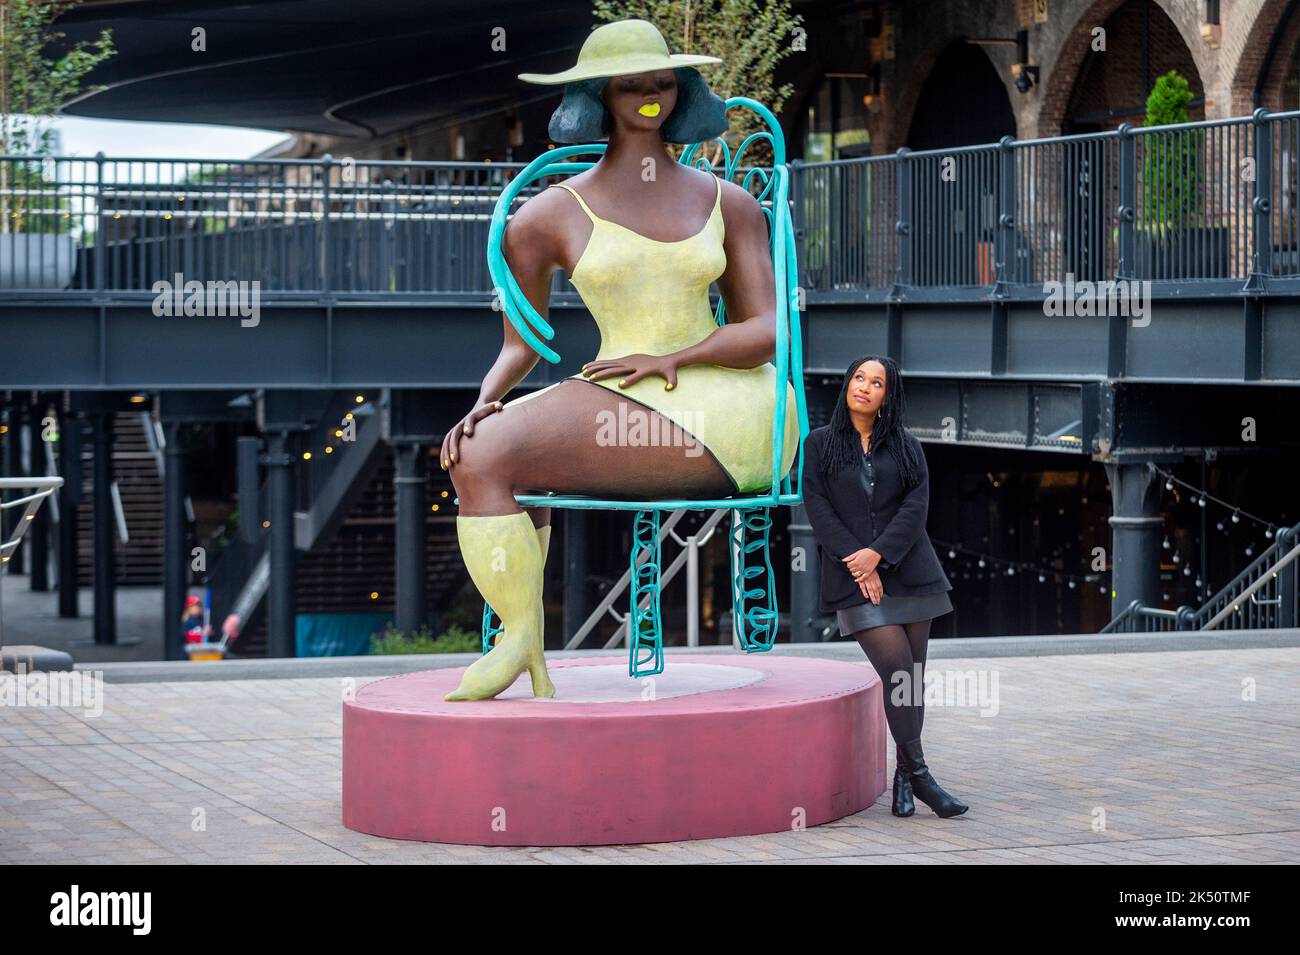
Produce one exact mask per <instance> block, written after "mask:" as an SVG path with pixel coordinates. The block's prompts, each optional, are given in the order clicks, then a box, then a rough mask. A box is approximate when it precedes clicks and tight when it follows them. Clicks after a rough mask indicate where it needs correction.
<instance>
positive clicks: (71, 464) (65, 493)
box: [58, 414, 82, 618]
mask: <svg viewBox="0 0 1300 955" xmlns="http://www.w3.org/2000/svg"><path fill="white" fill-rule="evenodd" d="M81 431H82V421H81V419H80V418H77V417H75V416H73V415H70V414H65V415H63V416H62V417H61V419H60V421H59V474H61V475H62V476H63V486H62V487H61V488H59V490H58V494H59V616H60V617H65V618H76V617H79V616H80V615H81V611H80V609H79V608H78V600H77V597H78V592H77V543H78V542H77V505H79V504H80V503H81V497H82V495H81Z"/></svg>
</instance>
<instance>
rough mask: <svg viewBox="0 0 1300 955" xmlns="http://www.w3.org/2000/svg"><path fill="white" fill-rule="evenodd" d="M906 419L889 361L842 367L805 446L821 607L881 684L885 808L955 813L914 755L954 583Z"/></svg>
mask: <svg viewBox="0 0 1300 955" xmlns="http://www.w3.org/2000/svg"><path fill="white" fill-rule="evenodd" d="M903 418H904V406H903V383H902V381H901V379H900V378H899V374H898V367H897V365H895V364H894V361H893V359H891V358H883V357H878V356H874V355H872V356H866V357H863V358H858V359H856V360H855V361H854V362H853V363H852V364H851V365H849V367H848V370H847V371H846V372H845V374H844V384H843V386H842V387H841V388H840V395H839V400H838V401H837V402H836V404H835V410H834V411H833V412H832V413H831V421H830V424H828V425H826V426H825V427H821V428H817V429H815V430H814V431H812V432H811V433H810V434H809V435H808V440H807V442H806V444H805V449H806V452H807V459H806V460H807V465H806V467H805V469H804V480H803V497H804V507H805V509H806V510H807V512H808V520H809V523H810V524H811V525H812V529H813V533H814V534H815V535H816V537H817V551H818V557H819V558H820V566H821V612H822V613H830V612H831V611H835V613H836V616H837V618H838V622H839V628H840V636H842V637H847V636H849V635H852V636H853V638H854V639H855V640H857V641H858V643H859V644H860V645H861V646H862V649H863V650H864V651H865V652H866V654H867V659H869V660H870V661H871V665H872V666H874V667H875V668H876V673H878V674H879V675H880V679H881V682H882V683H883V684H884V697H885V717H886V720H887V722H888V723H889V731H890V733H891V734H892V735H893V737H894V743H895V744H896V746H897V751H896V760H897V768H896V769H895V771H894V799H893V813H894V815H896V816H910V815H912V813H913V812H915V811H916V806H915V804H914V803H913V801H912V796H913V793H915V795H916V798H918V799H920V800H921V801H922V802H924V803H925V804H926V805H927V806H929V807H930V808H931V809H933V810H934V811H935V812H936V813H937V814H938V815H940V816H944V817H947V816H956V815H960V814H961V813H963V812H965V811H966V810H967V809H968V808H970V807H968V806H966V805H965V804H964V803H961V802H959V801H958V800H956V799H954V798H953V797H952V796H950V795H949V794H948V793H946V792H944V791H943V789H941V788H940V787H939V784H938V783H937V782H935V780H934V778H933V777H932V776H931V775H930V770H929V769H928V768H927V767H926V765H925V756H924V754H923V753H922V752H921V724H922V721H923V719H924V717H925V705H924V688H925V683H924V670H925V656H926V649H927V646H928V644H929V639H930V623H931V621H932V620H933V619H934V618H935V617H938V616H941V615H942V614H945V613H948V612H949V611H951V610H952V603H951V602H950V601H949V599H948V591H949V590H951V589H952V585H951V584H950V583H949V582H948V578H947V576H945V574H944V572H943V568H942V567H941V566H940V565H939V558H938V557H937V556H936V555H935V552H934V547H933V545H932V544H931V543H930V538H929V537H928V536H927V535H926V533H925V520H926V515H927V513H928V512H929V507H930V479H929V472H928V471H927V469H926V465H925V453H924V451H922V449H921V442H920V441H918V440H917V439H916V438H915V437H913V436H912V435H911V434H910V433H909V432H908V431H907V429H906V428H905V427H904V426H903ZM895 684H901V686H898V687H897V688H896V687H895ZM900 697H901V698H900Z"/></svg>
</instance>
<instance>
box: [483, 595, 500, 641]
mask: <svg viewBox="0 0 1300 955" xmlns="http://www.w3.org/2000/svg"><path fill="white" fill-rule="evenodd" d="M493 618H495V619H496V624H495V625H493V623H492V620H493ZM482 629H483V652H484V653H487V652H488V651H489V650H491V649H492V646H493V644H494V643H495V642H496V638H497V635H498V634H499V633H501V631H502V630H504V629H505V625H504V624H502V623H501V618H500V617H497V615H496V611H495V610H493V609H492V605H491V604H490V603H488V602H487V601H486V600H485V601H483V628H482Z"/></svg>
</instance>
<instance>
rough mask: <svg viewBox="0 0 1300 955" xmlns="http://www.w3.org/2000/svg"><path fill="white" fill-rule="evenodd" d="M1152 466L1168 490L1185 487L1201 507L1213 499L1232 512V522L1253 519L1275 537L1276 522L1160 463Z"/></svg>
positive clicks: (1270, 537)
mask: <svg viewBox="0 0 1300 955" xmlns="http://www.w3.org/2000/svg"><path fill="white" fill-rule="evenodd" d="M1150 467H1151V468H1152V469H1153V470H1154V471H1155V472H1156V473H1157V474H1159V475H1160V476H1161V477H1163V478H1164V479H1165V490H1166V491H1172V490H1173V489H1174V487H1175V485H1177V486H1179V487H1184V488H1186V489H1187V490H1188V491H1190V492H1191V493H1192V497H1191V502H1192V503H1193V504H1196V505H1197V506H1199V507H1205V502H1206V501H1213V502H1214V503H1215V504H1218V505H1219V506H1220V507H1223V508H1226V509H1227V510H1229V511H1231V512H1232V523H1234V524H1239V523H1241V519H1242V518H1243V517H1244V518H1246V520H1248V521H1252V522H1254V523H1256V524H1259V525H1260V526H1262V527H1263V528H1264V536H1265V537H1266V538H1268V539H1269V540H1272V539H1273V534H1274V533H1275V531H1276V530H1277V526H1278V525H1277V523H1276V522H1274V521H1269V520H1265V519H1264V518H1262V517H1260V516H1258V515H1256V514H1252V513H1250V511H1247V510H1244V509H1243V508H1241V507H1238V506H1237V505H1236V504H1233V503H1231V502H1230V501H1225V500H1223V498H1221V497H1215V496H1214V495H1213V494H1211V493H1210V492H1209V491H1207V490H1205V489H1204V488H1199V487H1197V486H1196V485H1194V484H1189V483H1187V482H1186V481H1184V480H1183V479H1182V478H1179V477H1175V476H1174V475H1173V474H1172V473H1170V472H1169V471H1166V470H1165V469H1164V468H1162V467H1159V466H1158V465H1155V464H1152V465H1150Z"/></svg>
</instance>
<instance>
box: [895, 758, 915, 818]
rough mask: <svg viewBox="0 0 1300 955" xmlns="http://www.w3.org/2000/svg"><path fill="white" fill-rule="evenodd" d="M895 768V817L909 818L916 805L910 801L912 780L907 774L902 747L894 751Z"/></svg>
mask: <svg viewBox="0 0 1300 955" xmlns="http://www.w3.org/2000/svg"><path fill="white" fill-rule="evenodd" d="M895 753H896V762H897V763H898V765H897V767H896V768H895V769H894V806H893V813H894V815H895V816H910V815H912V813H914V812H916V803H914V802H913V801H912V780H911V778H910V777H909V776H908V773H907V761H906V759H905V758H904V756H903V749H902V747H901V746H900V747H898V749H897V750H896V751H895Z"/></svg>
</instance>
